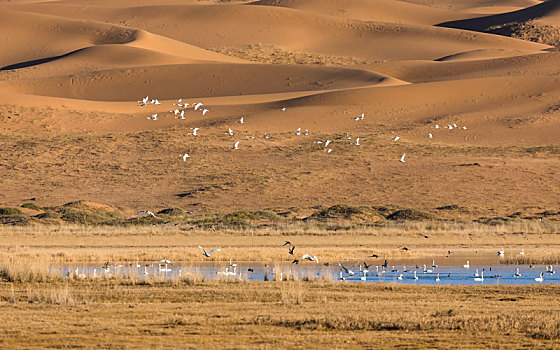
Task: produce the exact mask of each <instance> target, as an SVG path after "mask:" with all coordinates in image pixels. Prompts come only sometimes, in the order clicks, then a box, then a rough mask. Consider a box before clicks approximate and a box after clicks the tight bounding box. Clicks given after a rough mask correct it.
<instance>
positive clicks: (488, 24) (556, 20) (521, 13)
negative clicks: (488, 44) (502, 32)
mask: <svg viewBox="0 0 560 350" xmlns="http://www.w3.org/2000/svg"><path fill="white" fill-rule="evenodd" d="M535 19H539V20H541V21H543V23H547V24H552V25H560V1H558V0H547V1H545V2H543V3H539V4H536V5H534V6H530V7H527V8H524V9H521V10H518V11H513V12H508V13H502V14H496V15H492V16H485V17H478V18H472V19H466V20H461V21H451V22H445V23H441V24H440V26H442V27H449V28H459V29H468V30H477V31H484V30H487V29H489V28H492V27H496V26H501V25H504V24H507V23H520V22H526V21H529V20H535Z"/></svg>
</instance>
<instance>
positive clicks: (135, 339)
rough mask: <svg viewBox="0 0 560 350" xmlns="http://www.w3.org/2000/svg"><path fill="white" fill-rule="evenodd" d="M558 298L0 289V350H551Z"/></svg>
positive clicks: (367, 291)
mask: <svg viewBox="0 0 560 350" xmlns="http://www.w3.org/2000/svg"><path fill="white" fill-rule="evenodd" d="M559 297H560V294H559V291H558V288H556V287H554V286H525V287H516V286H484V287H482V286H471V287H459V286H456V287H429V286H400V285H399V286H397V285H363V284H345V283H328V282H314V283H310V282H302V281H299V282H296V281H291V282H259V283H254V282H236V283H223V282H219V281H212V282H201V283H197V284H194V285H191V284H188V283H179V284H169V283H161V284H151V285H131V284H127V283H120V282H119V281H106V280H97V281H90V282H88V283H77V282H73V281H66V282H57V283H55V284H49V283H33V284H29V283H16V284H14V283H0V310H1V312H2V315H3V331H2V332H1V333H0V344H2V347H6V348H21V347H50V346H56V347H74V346H83V347H91V346H101V347H154V346H157V347H164V346H172V347H200V346H202V345H203V344H204V346H207V347H220V348H224V347H226V348H229V347H235V348H262V347H263V346H271V347H277V348H278V347H281V348H284V347H294V344H297V347H312V348H317V347H323V348H324V347H331V348H332V347H339V346H343V347H344V348H364V347H366V348H367V347H375V348H394V347H397V346H400V347H407V348H410V347H415V348H425V347H432V348H449V347H453V348H456V347H459V348H472V349H475V348H476V349H480V348H488V347H506V348H518V347H521V346H526V347H529V348H554V347H555V346H558V344H559V343H558V342H559V340H560V331H559V329H560V316H559V315H560V304H558V303H552V304H551V303H550V301H551V300H558V298H559ZM405 311H406V312H405ZM108 320H110V322H108ZM372 331H373V332H372ZM342 344H343V345H342Z"/></svg>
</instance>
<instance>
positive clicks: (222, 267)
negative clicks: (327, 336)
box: [51, 263, 560, 285]
mask: <svg viewBox="0 0 560 350" xmlns="http://www.w3.org/2000/svg"><path fill="white" fill-rule="evenodd" d="M345 267H346V268H347V269H349V271H345V270H343V269H342V268H341V267H340V266H338V264H336V265H329V266H325V265H322V264H315V263H306V264H299V265H291V264H276V265H274V266H265V265H263V264H259V265H257V264H251V263H243V264H233V265H230V264H228V263H207V264H183V265H180V264H176V265H171V264H168V265H165V264H160V265H158V264H157V263H156V264H153V263H149V264H139V265H136V264H133V265H132V266H131V265H125V266H110V267H108V268H106V269H104V268H102V267H100V266H99V265H95V266H81V265H80V266H78V265H73V266H64V267H53V268H51V272H53V273H55V274H57V273H60V274H61V275H62V276H63V277H65V278H68V277H75V278H111V277H121V278H137V279H147V278H164V279H178V278H189V277H199V278H203V279H205V280H217V279H224V278H230V279H236V278H238V279H242V280H247V281H265V280H274V279H282V280H288V279H297V280H302V279H308V280H327V281H340V282H346V283H349V282H355V283H397V284H421V285H481V284H482V285H489V284H505V285H527V284H560V273H556V269H557V266H552V267H548V266H526V265H521V266H512V265H470V267H469V268H465V267H464V266H461V265H459V266H457V265H448V266H437V267H432V266H431V265H429V266H427V267H426V268H424V266H423V265H422V266H417V265H408V266H401V265H399V266H387V267H386V268H384V267H382V266H369V267H368V269H367V270H366V269H365V268H364V267H363V265H354V266H350V265H345ZM541 272H542V281H538V280H536V278H539V277H540V276H541Z"/></svg>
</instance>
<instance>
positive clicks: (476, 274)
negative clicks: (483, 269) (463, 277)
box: [474, 269, 480, 277]
mask: <svg viewBox="0 0 560 350" xmlns="http://www.w3.org/2000/svg"><path fill="white" fill-rule="evenodd" d="M478 276H480V275H479V274H478V269H476V272H475V273H474V277H478Z"/></svg>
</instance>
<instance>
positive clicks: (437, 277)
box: [436, 272, 439, 282]
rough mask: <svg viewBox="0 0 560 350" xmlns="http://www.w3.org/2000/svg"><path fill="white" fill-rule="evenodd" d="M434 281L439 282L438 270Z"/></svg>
mask: <svg viewBox="0 0 560 350" xmlns="http://www.w3.org/2000/svg"><path fill="white" fill-rule="evenodd" d="M436 282H439V272H438V274H437V276H436Z"/></svg>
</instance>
